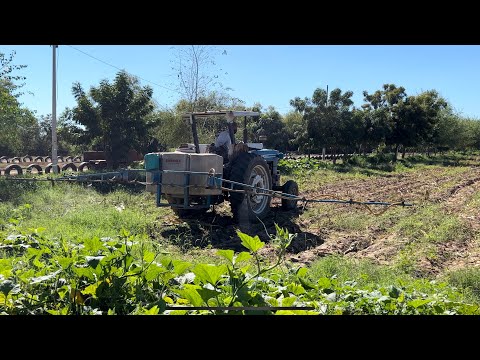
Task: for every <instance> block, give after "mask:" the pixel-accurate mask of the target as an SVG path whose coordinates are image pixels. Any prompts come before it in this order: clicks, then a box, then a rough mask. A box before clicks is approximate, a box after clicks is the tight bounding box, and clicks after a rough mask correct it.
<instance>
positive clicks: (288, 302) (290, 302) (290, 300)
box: [282, 296, 297, 306]
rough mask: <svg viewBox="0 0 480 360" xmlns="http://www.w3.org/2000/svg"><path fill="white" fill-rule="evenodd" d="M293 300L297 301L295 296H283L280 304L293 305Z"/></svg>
mask: <svg viewBox="0 0 480 360" xmlns="http://www.w3.org/2000/svg"><path fill="white" fill-rule="evenodd" d="M295 301H297V297H296V296H289V297H286V298H283V300H282V306H293V304H294V303H295Z"/></svg>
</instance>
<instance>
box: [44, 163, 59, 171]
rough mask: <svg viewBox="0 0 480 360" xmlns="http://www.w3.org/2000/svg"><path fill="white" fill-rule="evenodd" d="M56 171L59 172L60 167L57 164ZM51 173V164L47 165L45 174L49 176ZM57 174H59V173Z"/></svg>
mask: <svg viewBox="0 0 480 360" xmlns="http://www.w3.org/2000/svg"><path fill="white" fill-rule="evenodd" d="M57 169H58V170H60V166H58V164H57ZM52 171H53V164H52V163H49V164H48V165H47V166H46V167H45V174H50V173H51V172H52ZM59 172H60V171H59Z"/></svg>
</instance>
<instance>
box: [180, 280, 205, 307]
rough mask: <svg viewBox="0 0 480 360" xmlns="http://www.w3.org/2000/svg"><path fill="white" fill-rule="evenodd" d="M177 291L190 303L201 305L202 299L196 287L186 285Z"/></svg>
mask: <svg viewBox="0 0 480 360" xmlns="http://www.w3.org/2000/svg"><path fill="white" fill-rule="evenodd" d="M187 285H188V284H187ZM178 293H179V294H180V295H181V296H182V297H184V298H185V299H187V300H188V302H189V303H190V304H192V305H193V306H202V305H203V299H202V297H201V296H200V294H199V293H198V291H197V289H195V288H192V287H187V286H186V288H185V289H184V290H178Z"/></svg>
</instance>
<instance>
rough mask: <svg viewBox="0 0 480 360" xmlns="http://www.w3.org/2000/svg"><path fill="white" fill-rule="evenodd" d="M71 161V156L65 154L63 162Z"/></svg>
mask: <svg viewBox="0 0 480 360" xmlns="http://www.w3.org/2000/svg"><path fill="white" fill-rule="evenodd" d="M72 161H73V158H72V157H71V156H67V157H66V158H65V162H72Z"/></svg>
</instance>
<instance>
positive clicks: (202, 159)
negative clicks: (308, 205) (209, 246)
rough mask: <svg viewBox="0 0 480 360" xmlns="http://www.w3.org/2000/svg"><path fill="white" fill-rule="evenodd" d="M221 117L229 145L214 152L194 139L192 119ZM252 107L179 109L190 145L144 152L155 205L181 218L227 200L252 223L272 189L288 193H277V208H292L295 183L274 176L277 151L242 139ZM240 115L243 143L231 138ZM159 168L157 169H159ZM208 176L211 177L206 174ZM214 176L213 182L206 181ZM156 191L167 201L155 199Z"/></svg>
mask: <svg viewBox="0 0 480 360" xmlns="http://www.w3.org/2000/svg"><path fill="white" fill-rule="evenodd" d="M219 116H224V117H226V119H227V124H228V128H229V133H230V139H231V143H232V144H231V145H230V146H229V149H228V153H227V154H226V155H224V156H221V155H219V154H218V152H217V151H216V150H218V149H215V147H214V146H213V145H214V144H200V143H199V140H198V132H197V122H198V121H199V120H200V119H206V118H212V117H219ZM259 116H260V114H259V113H258V112H254V111H232V110H225V111H205V112H190V113H186V114H184V118H185V120H186V121H188V122H189V124H190V125H191V129H192V136H193V144H182V145H181V146H180V147H179V148H177V149H176V150H175V151H174V152H161V153H149V154H146V155H145V169H146V170H147V182H148V181H150V183H149V184H150V185H147V191H151V192H157V205H158V206H171V207H172V208H173V210H174V211H175V213H176V214H177V215H179V216H181V217H183V216H188V215H192V214H195V212H201V211H206V210H208V209H209V208H210V206H211V205H216V204H220V203H222V202H224V201H229V202H230V205H231V210H232V214H233V217H234V219H235V220H236V221H242V220H248V221H250V222H258V221H259V220H262V219H263V218H265V217H266V216H267V215H268V213H269V211H270V202H271V199H272V196H275V192H277V193H278V194H280V193H283V194H290V195H294V196H293V197H292V199H289V198H288V197H285V196H283V197H282V208H283V209H285V210H291V209H294V208H296V206H297V201H298V198H297V197H296V196H297V195H298V185H297V184H296V183H295V182H294V181H292V180H289V181H287V182H285V183H284V184H283V185H282V184H281V181H280V173H279V171H278V166H277V165H278V161H279V160H280V159H282V158H283V155H284V154H283V153H281V152H279V151H277V150H272V149H265V148H264V147H263V144H262V143H251V142H248V139H247V121H248V118H253V119H258V117H259ZM239 117H240V118H243V121H244V124H243V129H244V130H243V142H240V143H236V141H235V136H234V130H233V123H234V121H235V119H236V118H239ZM159 170H160V171H159ZM212 175H213V176H212ZM212 177H214V178H215V179H216V181H214V182H213V183H212V182H211V181H210V185H209V184H208V183H209V178H210V179H211V178H212ZM160 196H161V197H163V198H164V199H166V200H167V202H168V204H162V203H161V202H160V200H159V199H160Z"/></svg>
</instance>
